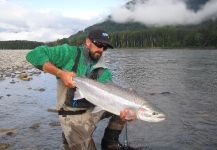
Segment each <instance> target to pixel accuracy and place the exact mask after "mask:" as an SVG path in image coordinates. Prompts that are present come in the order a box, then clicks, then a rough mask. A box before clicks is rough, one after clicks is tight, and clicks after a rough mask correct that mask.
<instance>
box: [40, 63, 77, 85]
mask: <svg viewBox="0 0 217 150" xmlns="http://www.w3.org/2000/svg"><path fill="white" fill-rule="evenodd" d="M43 70H44V71H45V72H48V73H51V74H53V75H55V76H57V77H59V78H60V79H61V80H62V81H63V83H64V85H65V86H67V87H69V88H74V87H75V81H73V77H74V76H75V73H74V72H68V71H64V70H61V69H59V68H57V67H56V66H55V65H54V64H52V63H51V62H46V63H44V65H43Z"/></svg>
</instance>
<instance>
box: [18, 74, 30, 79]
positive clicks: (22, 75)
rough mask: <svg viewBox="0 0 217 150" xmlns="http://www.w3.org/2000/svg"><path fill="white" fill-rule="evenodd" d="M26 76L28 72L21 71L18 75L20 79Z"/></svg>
mask: <svg viewBox="0 0 217 150" xmlns="http://www.w3.org/2000/svg"><path fill="white" fill-rule="evenodd" d="M27 77H28V74H27V73H21V74H20V75H19V78H20V79H23V78H27Z"/></svg>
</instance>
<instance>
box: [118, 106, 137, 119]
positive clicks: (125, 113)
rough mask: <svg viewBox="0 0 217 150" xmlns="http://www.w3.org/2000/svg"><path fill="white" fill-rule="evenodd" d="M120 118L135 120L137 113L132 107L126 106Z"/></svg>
mask: <svg viewBox="0 0 217 150" xmlns="http://www.w3.org/2000/svg"><path fill="white" fill-rule="evenodd" d="M120 118H121V120H123V121H135V120H136V113H135V112H134V111H133V110H132V109H130V108H125V109H124V110H122V111H121V112H120Z"/></svg>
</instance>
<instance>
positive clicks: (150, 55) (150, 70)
mask: <svg viewBox="0 0 217 150" xmlns="http://www.w3.org/2000/svg"><path fill="white" fill-rule="evenodd" d="M105 63H106V64H107V66H108V68H110V69H111V71H112V73H113V82H115V83H116V84H119V85H120V86H123V87H126V88H132V89H134V90H135V91H136V92H137V93H138V94H140V95H141V96H143V97H144V98H145V99H147V100H149V101H151V102H152V103H154V104H155V105H156V106H157V107H159V108H160V109H161V110H162V111H163V112H165V114H166V116H167V119H166V120H165V121H164V122H161V123H147V122H143V121H136V122H133V123H128V125H127V134H126V131H125V130H124V131H123V132H122V135H121V138H120V140H121V142H124V139H125V136H126V135H127V137H128V143H129V145H131V146H134V147H140V149H146V150H147V149H151V150H162V149H165V150H173V149H175V150H176V149H178V150H183V149H188V150H195V149H206V150H216V148H217V132H216V131H217V51H216V50H175V49H173V50H161V49H155V50H147V49H145V50H144V49H139V50H133V49H123V50H121V49H119V50H109V51H107V52H106V55H105ZM9 82H10V80H9V79H7V80H4V81H0V84H1V86H0V91H1V92H0V96H2V98H1V99H0V101H1V104H0V127H1V128H6V127H7V128H16V129H17V130H16V133H14V134H12V135H4V134H0V143H9V144H10V145H11V146H10V147H9V148H8V149H25V150H26V149H40V150H41V149H48V150H54V149H56V150H58V149H62V144H61V128H60V127H55V126H50V123H52V122H57V121H58V119H57V115H56V114H55V113H50V112H47V108H50V107H55V105H56V100H55V98H56V95H55V90H56V85H55V82H56V81H55V78H54V77H52V76H51V75H48V74H41V75H40V76H36V77H33V80H32V81H30V82H25V81H17V83H16V84H10V83H9ZM39 88H44V89H46V90H45V91H44V92H40V91H38V90H37V89H39ZM7 94H10V95H11V96H6V95H7ZM107 121H108V120H103V121H101V122H100V123H99V125H98V127H97V129H96V131H95V133H94V135H93V136H94V140H95V143H96V145H97V148H98V149H100V140H101V137H102V135H103V131H104V128H105V127H106V123H107ZM32 124H38V128H37V129H32V128H30V127H31V126H32Z"/></svg>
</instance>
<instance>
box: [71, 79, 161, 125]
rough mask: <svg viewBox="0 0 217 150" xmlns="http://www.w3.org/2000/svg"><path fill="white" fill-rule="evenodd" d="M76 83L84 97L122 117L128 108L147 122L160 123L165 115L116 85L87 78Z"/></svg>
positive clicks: (134, 94)
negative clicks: (122, 112) (121, 114)
mask: <svg viewBox="0 0 217 150" xmlns="http://www.w3.org/2000/svg"><path fill="white" fill-rule="evenodd" d="M74 81H75V82H76V86H77V88H78V89H79V91H80V93H81V94H82V96H83V97H84V98H85V99H87V100H88V101H89V102H91V103H93V104H95V105H96V106H99V107H100V108H101V109H103V110H106V111H108V112H111V113H113V114H116V115H120V112H121V111H122V110H124V109H126V108H130V109H131V110H133V111H134V113H135V114H136V116H137V119H140V120H143V121H147V122H160V121H163V120H165V115H164V114H163V113H162V112H161V111H160V110H159V109H157V108H156V107H154V106H153V105H152V104H150V103H149V102H148V101H146V100H145V99H144V98H142V97H140V96H138V95H137V94H136V93H135V92H132V91H130V90H127V89H124V88H121V87H119V86H117V85H115V84H110V83H106V84H103V83H100V82H97V81H95V80H92V79H88V78H85V77H75V78H74Z"/></svg>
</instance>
